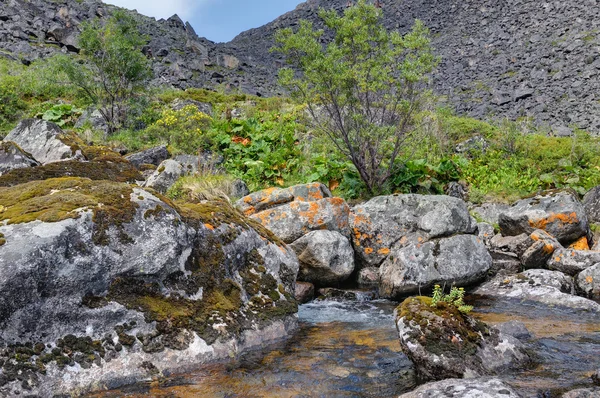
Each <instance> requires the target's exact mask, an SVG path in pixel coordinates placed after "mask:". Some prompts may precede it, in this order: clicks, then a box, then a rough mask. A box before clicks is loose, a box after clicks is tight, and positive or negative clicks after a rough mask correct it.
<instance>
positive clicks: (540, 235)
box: [521, 230, 563, 269]
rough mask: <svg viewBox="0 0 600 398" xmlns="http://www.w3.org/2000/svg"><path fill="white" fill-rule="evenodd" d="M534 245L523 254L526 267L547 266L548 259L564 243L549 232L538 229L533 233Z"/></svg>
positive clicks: (522, 259)
mask: <svg viewBox="0 0 600 398" xmlns="http://www.w3.org/2000/svg"><path fill="white" fill-rule="evenodd" d="M530 238H531V240H532V242H533V243H532V245H531V246H529V248H527V250H525V252H523V254H522V255H521V263H522V264H523V266H524V267H525V268H526V269H529V268H546V264H547V263H548V260H549V259H550V258H551V257H552V255H553V254H554V252H555V251H556V250H559V249H562V248H563V247H562V245H561V244H560V243H559V242H558V241H557V240H556V239H555V238H554V237H553V236H552V235H550V234H549V233H547V232H546V231H543V230H536V231H534V232H533V233H532V234H531V235H530Z"/></svg>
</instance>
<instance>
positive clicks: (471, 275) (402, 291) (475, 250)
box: [379, 235, 492, 298]
mask: <svg viewBox="0 0 600 398" xmlns="http://www.w3.org/2000/svg"><path fill="white" fill-rule="evenodd" d="M491 266H492V258H491V256H490V254H489V253H488V251H487V249H486V248H485V246H484V245H483V243H481V241H480V240H479V239H478V238H477V237H476V236H473V235H456V236H453V237H450V238H442V239H439V240H434V241H428V242H424V243H412V244H409V245H407V246H403V247H398V246H396V247H394V248H392V251H391V253H390V255H389V256H388V258H387V259H386V260H385V261H384V262H383V264H382V265H381V267H380V268H379V277H380V280H381V286H380V294H381V296H382V297H385V298H399V297H402V296H406V295H408V294H412V293H416V292H418V291H419V289H428V288H431V287H433V286H434V285H435V284H448V285H456V286H465V285H469V284H472V283H474V282H477V281H480V280H482V279H483V278H484V277H485V276H486V274H487V272H488V270H489V269H490V267H491Z"/></svg>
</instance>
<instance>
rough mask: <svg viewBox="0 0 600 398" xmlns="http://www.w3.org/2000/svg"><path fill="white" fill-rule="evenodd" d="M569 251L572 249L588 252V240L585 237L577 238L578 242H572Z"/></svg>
mask: <svg viewBox="0 0 600 398" xmlns="http://www.w3.org/2000/svg"><path fill="white" fill-rule="evenodd" d="M569 249H574V250H590V245H589V243H588V240H587V238H586V237H585V236H583V237H581V238H579V239H578V240H576V241H575V242H573V243H572V244H571V245H570V246H569Z"/></svg>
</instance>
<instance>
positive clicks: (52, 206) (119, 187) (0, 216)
mask: <svg viewBox="0 0 600 398" xmlns="http://www.w3.org/2000/svg"><path fill="white" fill-rule="evenodd" d="M132 192H133V190H132V188H131V187H130V186H128V185H126V184H119V183H115V182H112V181H92V180H90V179H87V178H72V177H66V178H53V179H49V180H45V181H33V182H29V183H25V184H21V185H17V186H15V187H0V205H2V206H3V207H4V211H3V212H2V213H0V222H2V221H8V223H9V224H20V223H26V222H31V221H35V220H40V221H44V222H58V221H62V220H65V219H69V218H78V217H79V213H78V212H77V211H76V210H77V209H82V208H88V209H92V210H93V221H94V223H95V224H96V225H95V226H94V232H93V240H94V243H96V244H108V242H109V236H108V229H109V227H110V226H116V227H117V228H119V229H121V227H122V225H123V224H124V223H128V222H131V221H132V220H133V218H134V216H135V213H136V210H137V208H138V205H137V204H136V203H135V202H132V201H131V200H130V195H131V193H132ZM122 240H123V239H122Z"/></svg>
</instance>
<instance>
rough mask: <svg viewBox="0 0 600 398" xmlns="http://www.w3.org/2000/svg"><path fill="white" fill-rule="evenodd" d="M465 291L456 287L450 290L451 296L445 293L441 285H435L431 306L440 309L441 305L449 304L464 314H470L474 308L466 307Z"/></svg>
mask: <svg viewBox="0 0 600 398" xmlns="http://www.w3.org/2000/svg"><path fill="white" fill-rule="evenodd" d="M464 298H465V289H464V288H462V287H461V288H457V287H455V286H453V287H452V289H450V293H449V294H445V293H444V289H442V287H441V286H440V285H435V286H434V288H433V296H432V298H431V306H432V307H434V308H437V307H438V304H439V303H442V302H443V303H447V304H450V305H453V306H455V307H456V308H457V309H458V310H459V311H460V312H462V313H463V314H468V313H469V312H471V311H472V310H473V306H471V305H466V304H465V302H464Z"/></svg>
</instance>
